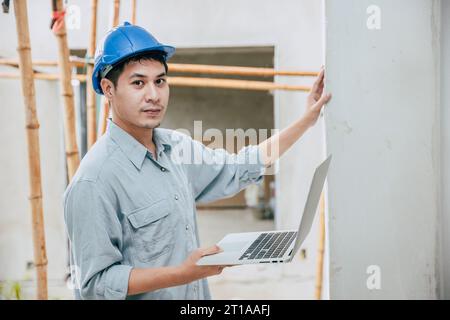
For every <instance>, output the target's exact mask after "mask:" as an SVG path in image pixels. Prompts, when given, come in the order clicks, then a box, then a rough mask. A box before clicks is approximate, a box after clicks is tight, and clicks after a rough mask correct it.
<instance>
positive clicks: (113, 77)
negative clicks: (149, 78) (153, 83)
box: [105, 51, 169, 87]
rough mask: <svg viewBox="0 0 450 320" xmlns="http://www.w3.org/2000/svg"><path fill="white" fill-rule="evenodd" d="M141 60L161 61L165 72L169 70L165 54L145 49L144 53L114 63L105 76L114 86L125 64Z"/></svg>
mask: <svg viewBox="0 0 450 320" xmlns="http://www.w3.org/2000/svg"><path fill="white" fill-rule="evenodd" d="M141 60H155V61H158V62H161V64H162V65H163V66H164V69H165V70H166V74H167V73H168V72H169V67H168V66H167V62H166V55H165V53H164V52H162V51H147V52H144V53H140V54H137V55H133V56H131V57H128V58H126V59H125V60H123V61H120V62H119V63H118V64H116V65H114V66H113V68H112V69H111V71H109V72H108V73H107V74H106V76H105V78H106V79H108V80H110V81H111V82H112V83H113V84H114V86H115V87H117V81H118V80H119V77H120V75H121V74H122V72H123V69H124V68H125V66H126V65H127V64H129V63H131V62H135V61H138V62H141Z"/></svg>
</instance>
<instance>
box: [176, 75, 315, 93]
mask: <svg viewBox="0 0 450 320" xmlns="http://www.w3.org/2000/svg"><path fill="white" fill-rule="evenodd" d="M168 83H169V84H170V85H174V86H183V87H203V88H229V89H242V90H262V91H267V90H288V91H309V90H310V89H311V88H310V87H306V86H293V85H287V84H277V83H273V82H267V81H247V80H234V79H213V78H189V77H169V78H168Z"/></svg>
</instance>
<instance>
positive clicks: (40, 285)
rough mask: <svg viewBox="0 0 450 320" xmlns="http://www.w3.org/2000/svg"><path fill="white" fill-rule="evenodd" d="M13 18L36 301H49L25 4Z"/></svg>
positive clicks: (16, 8) (19, 5) (21, 0)
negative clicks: (16, 44)
mask: <svg viewBox="0 0 450 320" xmlns="http://www.w3.org/2000/svg"><path fill="white" fill-rule="evenodd" d="M14 14H15V18H16V28H17V37H18V43H19V45H18V47H17V51H18V53H19V58H20V74H21V79H22V93H23V97H24V103H25V114H26V131H27V143H28V166H29V179H30V180H29V181H30V195H29V198H28V199H29V201H30V205H31V214H32V215H31V219H32V229H33V230H32V232H33V250H34V265H35V266H36V272H37V299H39V300H46V299H47V298H48V293H47V253H46V247H45V230H44V214H43V207H42V186H41V164H40V146H39V121H38V118H37V113H36V97H35V88H34V81H33V76H32V75H33V69H32V64H31V47H30V34H29V26H28V13H27V3H26V0H16V1H15V2H14Z"/></svg>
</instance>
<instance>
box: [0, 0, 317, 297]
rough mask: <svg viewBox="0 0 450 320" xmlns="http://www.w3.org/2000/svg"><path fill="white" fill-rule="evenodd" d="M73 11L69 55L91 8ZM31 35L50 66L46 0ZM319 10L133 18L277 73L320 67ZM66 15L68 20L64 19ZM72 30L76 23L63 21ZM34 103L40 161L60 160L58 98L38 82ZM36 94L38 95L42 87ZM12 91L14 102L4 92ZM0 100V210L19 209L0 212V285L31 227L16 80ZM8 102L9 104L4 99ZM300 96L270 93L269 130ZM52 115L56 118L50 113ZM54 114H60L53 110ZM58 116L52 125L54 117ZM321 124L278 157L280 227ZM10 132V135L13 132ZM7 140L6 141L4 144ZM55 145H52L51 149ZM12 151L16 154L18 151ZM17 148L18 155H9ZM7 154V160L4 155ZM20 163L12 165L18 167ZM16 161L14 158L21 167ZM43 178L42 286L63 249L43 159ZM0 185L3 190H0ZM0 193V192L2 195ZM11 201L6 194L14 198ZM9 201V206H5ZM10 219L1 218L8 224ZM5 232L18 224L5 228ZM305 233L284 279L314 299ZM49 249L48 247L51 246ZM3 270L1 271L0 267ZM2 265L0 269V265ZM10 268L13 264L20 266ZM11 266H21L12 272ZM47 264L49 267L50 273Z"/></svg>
mask: <svg viewBox="0 0 450 320" xmlns="http://www.w3.org/2000/svg"><path fill="white" fill-rule="evenodd" d="M68 3H69V5H70V4H75V5H77V6H78V7H79V8H80V12H81V15H80V28H79V29H77V28H74V29H71V30H69V33H68V38H69V45H70V47H71V49H83V48H86V47H87V44H88V37H87V35H88V34H89V21H90V13H89V8H90V7H89V3H90V1H87V0H78V1H68ZM121 3H122V6H121V9H122V12H121V20H125V19H129V17H130V10H129V9H130V7H131V4H130V2H129V1H122V2H121ZM111 4H112V2H111V1H100V4H99V12H100V14H99V17H98V18H99V21H98V34H99V35H102V34H103V33H104V32H105V31H106V30H107V29H108V25H109V23H110V18H109V17H108V14H110V13H111V8H112V5H111ZM28 5H29V15H30V16H31V19H30V30H31V42H32V43H31V45H32V48H33V49H32V54H33V57H34V58H36V59H56V52H57V51H56V40H55V39H54V36H53V35H52V33H51V32H50V30H49V29H48V22H49V21H48V17H49V15H50V11H51V9H50V2H49V1H39V2H38V1H28ZM322 16H323V10H322V3H321V2H320V1H310V0H301V1H298V0H289V1H284V2H283V3H278V2H274V1H269V0H264V1H258V0H251V1H244V2H243V1H238V0H230V1H221V2H217V1H207V0H193V1H181V0H180V1H175V0H168V1H164V2H155V1H138V10H137V21H138V23H139V24H140V25H142V26H143V27H145V28H147V29H149V30H150V31H151V32H152V33H153V34H155V35H156V36H157V37H158V39H159V40H160V41H162V42H166V43H169V44H172V45H175V46H176V47H179V48H183V47H184V48H202V47H237V46H245V47H252V46H255V47H261V46H269V47H274V48H275V57H274V66H275V68H277V69H300V70H318V69H319V67H320V66H321V65H322V64H323V59H322V57H323V55H322V48H323V41H322V35H323V27H322V25H323V19H322ZM72 18H73V16H71V19H72ZM71 23H72V24H73V25H75V26H76V24H77V21H76V19H74V20H71ZM0 27H1V29H2V30H11V32H8V33H6V34H4V35H3V36H2V37H3V38H2V39H3V41H2V42H1V44H0V55H2V56H5V57H16V56H17V53H16V47H17V41H16V35H15V32H13V30H15V23H14V16H13V14H9V15H3V16H2V18H1V19H0ZM276 80H277V81H278V82H280V83H286V84H299V85H301V84H310V83H311V80H312V79H293V78H289V77H277V79H276ZM37 83H39V84H37V92H38V93H39V95H38V100H37V105H38V109H39V110H40V111H39V114H40V118H41V122H42V132H48V134H49V135H53V136H51V139H50V138H49V139H46V138H44V136H41V143H42V149H43V151H42V158H43V159H45V157H48V158H47V159H49V158H50V159H59V157H60V154H61V151H62V147H61V144H60V143H59V141H60V139H59V136H57V135H58V130H59V126H60V123H61V119H60V118H55V117H56V116H57V115H58V116H59V117H60V114H59V112H61V108H62V105H61V100H60V98H59V89H58V85H57V83H56V82H51V83H44V82H37ZM42 88H46V90H47V91H46V90H45V89H42ZM12 93H14V96H13V95H12ZM0 96H1V97H2V99H3V101H7V105H8V108H9V109H8V111H7V112H4V113H3V114H4V115H8V117H1V118H0V137H1V138H0V139H2V140H1V143H2V144H3V145H2V146H3V148H2V151H1V162H2V164H3V166H1V167H0V170H1V172H0V176H1V177H2V179H3V180H5V181H8V183H10V182H11V181H14V180H15V179H17V177H21V178H20V179H21V180H18V181H17V182H16V184H15V185H16V189H15V191H14V192H12V191H11V192H6V187H2V192H1V193H0V197H1V200H0V201H1V209H2V211H3V212H17V213H16V214H14V215H12V214H11V215H8V216H7V215H2V216H1V217H0V224H1V225H2V228H3V227H4V228H5V229H6V231H5V232H2V234H1V237H2V240H3V242H2V243H8V244H9V245H7V246H4V245H3V246H2V247H1V250H0V264H1V265H2V268H1V269H0V279H18V278H19V279H20V278H21V277H22V274H23V267H22V266H23V265H24V264H25V261H28V260H31V259H32V251H31V237H30V236H29V234H30V230H29V228H28V227H27V226H26V223H28V221H29V209H28V207H27V200H26V199H27V198H26V197H27V181H26V177H27V172H26V171H25V170H26V163H25V156H26V152H25V139H24V128H23V123H24V120H23V113H21V112H22V110H23V103H22V100H21V99H20V98H21V95H20V83H19V81H12V80H2V82H1V87H0ZM6 97H9V98H8V100H6ZM305 98H306V94H305V93H301V92H275V93H274V106H275V108H274V117H275V126H276V127H277V128H283V127H285V126H287V125H288V124H290V123H291V122H292V121H293V119H295V118H296V117H299V116H300V115H301V114H302V112H303V111H304V103H305ZM53 112H54V113H53ZM57 112H58V113H57ZM58 119H59V120H58ZM322 129H323V128H322V123H321V121H320V122H319V123H318V124H317V125H316V127H315V128H313V129H312V130H310V131H309V132H308V133H307V134H306V135H305V137H304V139H303V140H302V141H300V142H299V143H297V144H296V145H295V147H294V148H292V149H291V150H290V151H289V152H288V153H287V154H286V155H285V156H284V158H283V159H282V160H281V162H280V171H279V174H278V176H277V214H276V224H277V227H278V228H291V227H293V226H295V225H296V224H297V223H298V221H299V220H300V215H301V210H302V208H303V204H304V199H305V198H306V195H307V191H308V187H309V184H310V179H311V178H312V173H313V169H314V168H315V166H316V165H317V164H318V163H319V162H320V160H321V159H323V158H324V154H323V148H322V138H323V135H322ZM11 132H12V133H11ZM7 135H12V136H13V137H14V139H6V138H5V137H6V136H7ZM55 141H56V142H55ZM16 148H20V149H17V150H18V151H17V150H16ZM14 150H16V153H14V152H12V151H14ZM11 155H15V156H14V157H12V156H11ZM18 159H19V160H18ZM20 159H22V160H20ZM42 168H43V176H44V190H43V192H44V210H45V217H46V227H47V228H48V226H49V225H57V226H58V227H57V230H55V232H54V236H51V235H50V234H51V233H49V234H48V236H47V239H48V243H49V244H48V247H49V253H48V256H49V264H50V266H51V265H53V264H54V265H55V268H56V269H57V272H56V271H55V272H49V278H50V279H52V278H53V279H55V278H57V279H60V278H61V277H60V276H61V274H63V272H64V267H63V264H64V263H63V262H62V261H61V262H60V260H64V258H63V254H65V243H64V236H63V227H62V225H61V224H60V218H61V217H62V211H61V195H62V192H63V190H64V185H63V183H62V178H61V177H63V176H64V170H63V167H62V165H61V163H60V162H59V164H58V165H56V164H55V163H52V162H51V161H42ZM2 185H3V186H5V183H2ZM3 188H5V189H3ZM12 195H14V197H12ZM11 199H13V200H14V201H11ZM7 217H9V218H7ZM12 225H17V226H18V227H17V228H16V229H15V230H13V228H12V227H11V226H12ZM313 228H314V229H313V232H312V233H311V236H310V237H309V238H308V239H307V240H306V241H305V244H304V248H306V249H307V250H308V258H307V259H306V260H305V261H304V263H303V262H302V263H303V264H302V265H301V268H298V266H295V268H291V269H292V270H291V269H289V266H285V268H286V271H285V272H286V274H289V273H295V274H298V273H302V274H303V275H305V277H306V278H309V279H311V280H310V282H309V283H310V288H309V289H310V292H311V296H312V295H313V290H314V282H313V280H312V277H313V275H314V272H315V252H316V239H317V235H316V234H317V233H316V230H317V226H316V225H314V226H313ZM53 245H54V246H56V247H55V249H54V250H52V249H50V248H51V247H52V246H53ZM22 247H26V248H29V249H27V250H26V251H25V252H24V253H23V254H21V255H18V254H15V255H14V256H12V255H11V252H17V251H18V250H20V248H22ZM3 266H5V267H3ZM6 266H7V267H6ZM18 266H21V267H20V268H19V267H18ZM17 268H19V269H17ZM51 268H53V267H50V270H51Z"/></svg>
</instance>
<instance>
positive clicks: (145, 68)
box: [102, 60, 169, 129]
mask: <svg viewBox="0 0 450 320" xmlns="http://www.w3.org/2000/svg"><path fill="white" fill-rule="evenodd" d="M102 81H107V82H109V85H110V87H107V88H106V90H104V92H105V93H106V94H107V97H108V98H109V99H110V101H111V102H112V106H113V107H112V108H113V110H112V112H113V121H114V122H116V123H118V124H124V125H126V126H131V127H139V128H147V129H153V128H156V127H158V126H159V125H160V124H161V121H162V120H163V118H164V115H165V113H166V110H167V105H168V102H169V85H168V84H167V75H166V72H165V68H164V65H163V64H162V63H160V62H159V61H155V60H140V61H132V62H130V63H128V64H127V65H126V66H125V67H124V69H123V72H122V74H121V75H120V76H119V79H118V80H117V86H114V85H113V84H112V82H111V81H109V80H107V79H104V80H102ZM102 88H103V87H102Z"/></svg>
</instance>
